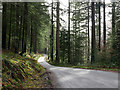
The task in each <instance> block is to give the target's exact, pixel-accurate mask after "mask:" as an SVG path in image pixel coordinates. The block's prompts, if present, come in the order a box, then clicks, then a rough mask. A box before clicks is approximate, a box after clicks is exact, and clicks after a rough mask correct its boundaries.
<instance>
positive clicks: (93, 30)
mask: <svg viewBox="0 0 120 90" xmlns="http://www.w3.org/2000/svg"><path fill="white" fill-rule="evenodd" d="M91 6H92V33H91V36H92V37H91V39H92V40H91V63H94V61H95V46H96V45H95V44H96V43H95V7H94V2H92V4H91Z"/></svg>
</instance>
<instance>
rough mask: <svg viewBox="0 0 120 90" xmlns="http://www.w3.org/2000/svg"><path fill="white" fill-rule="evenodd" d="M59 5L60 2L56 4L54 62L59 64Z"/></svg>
mask: <svg viewBox="0 0 120 90" xmlns="http://www.w3.org/2000/svg"><path fill="white" fill-rule="evenodd" d="M59 5H60V2H59V1H58V2H57V9H56V13H57V19H56V25H57V26H56V61H57V62H58V63H59V30H60V21H59Z"/></svg>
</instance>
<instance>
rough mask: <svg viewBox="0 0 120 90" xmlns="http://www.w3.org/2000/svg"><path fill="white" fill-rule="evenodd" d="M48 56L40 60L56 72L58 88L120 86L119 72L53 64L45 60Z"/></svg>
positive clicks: (39, 60)
mask: <svg viewBox="0 0 120 90" xmlns="http://www.w3.org/2000/svg"><path fill="white" fill-rule="evenodd" d="M46 56H47V55H44V57H40V58H39V59H38V62H39V63H40V64H41V65H42V66H43V67H44V68H46V69H48V70H49V71H51V72H52V73H53V74H54V77H55V79H56V82H57V83H56V88H118V73H114V72H106V71H99V70H88V69H79V68H68V67H57V66H52V65H50V64H48V63H47V62H46V61H45V60H44V58H45V57H46Z"/></svg>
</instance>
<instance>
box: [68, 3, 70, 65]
mask: <svg viewBox="0 0 120 90" xmlns="http://www.w3.org/2000/svg"><path fill="white" fill-rule="evenodd" d="M70 55H71V53H70V1H69V7H68V63H69V64H70V63H71V60H70Z"/></svg>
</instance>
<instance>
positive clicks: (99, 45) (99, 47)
mask: <svg viewBox="0 0 120 90" xmlns="http://www.w3.org/2000/svg"><path fill="white" fill-rule="evenodd" d="M100 7H101V2H99V7H98V8H99V44H98V49H99V51H100V49H101V9H100Z"/></svg>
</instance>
